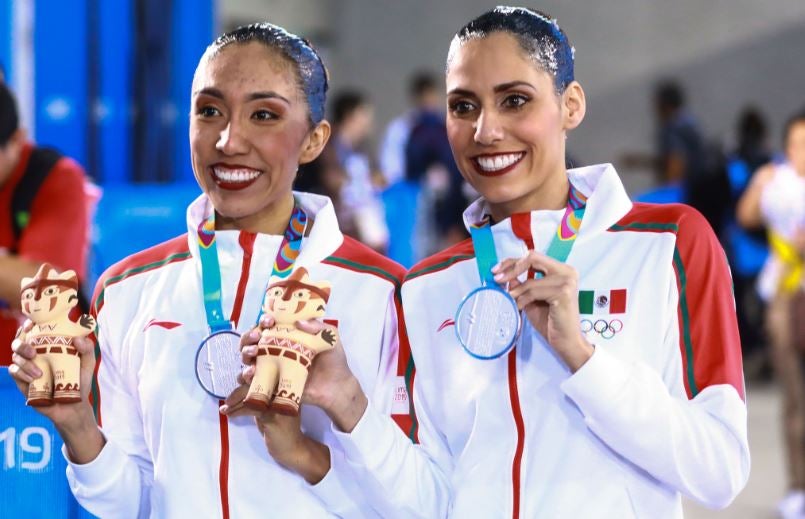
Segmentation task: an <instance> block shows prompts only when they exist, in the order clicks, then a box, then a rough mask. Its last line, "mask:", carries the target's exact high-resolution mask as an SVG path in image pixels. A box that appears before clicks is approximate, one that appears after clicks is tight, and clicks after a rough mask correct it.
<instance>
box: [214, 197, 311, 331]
mask: <svg viewBox="0 0 805 519" xmlns="http://www.w3.org/2000/svg"><path fill="white" fill-rule="evenodd" d="M307 222H308V217H307V213H306V212H305V210H304V209H302V208H301V207H299V205H296V204H294V209H293V212H292V213H291V219H290V221H289V222H288V227H286V228H285V232H284V233H283V236H282V242H281V243H280V248H279V251H277V257H276V258H274V265H273V267H272V269H271V277H279V278H286V277H288V276H289V275H290V274H291V272H292V271H293V264H294V262H295V261H296V258H297V257H298V256H299V252H300V249H301V247H302V238H303V237H304V235H305V228H306V227H307ZM198 250H199V256H200V258H201V285H202V287H203V289H204V311H205V312H206V314H207V325H208V326H209V327H210V332H212V333H214V332H218V331H221V330H231V329H232V323H231V322H230V321H229V320H228V319H225V318H224V311H223V308H222V307H221V266H220V264H219V262H218V247H217V245H216V243H215V211H213V213H212V214H211V215H210V217H209V218H207V219H206V220H204V221H203V222H201V224H200V225H199V226H198ZM269 280H270V278H269ZM261 316H262V311H261V312H260V315H258V316H257V322H259V321H260V317H261Z"/></svg>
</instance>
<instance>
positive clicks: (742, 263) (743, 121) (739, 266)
mask: <svg viewBox="0 0 805 519" xmlns="http://www.w3.org/2000/svg"><path fill="white" fill-rule="evenodd" d="M735 140H736V144H735V147H734V149H733V150H732V151H731V153H730V154H729V155H728V156H727V178H728V179H729V183H730V211H729V216H728V218H727V222H726V226H725V235H724V244H725V249H726V252H727V258H728V259H729V263H730V267H731V268H732V279H733V284H734V288H735V302H736V310H737V314H738V327H739V329H740V331H741V347H742V349H743V353H744V370H745V371H746V372H747V376H748V377H749V378H754V377H758V376H760V377H763V376H766V375H767V374H768V371H767V369H766V368H767V367H768V363H767V357H766V351H765V347H764V346H765V334H764V333H763V316H764V303H763V300H762V299H760V297H759V296H758V293H757V291H756V290H755V283H756V282H757V276H758V274H759V273H760V269H761V268H762V267H763V264H764V263H765V261H766V258H767V256H768V245H767V243H766V229H765V227H763V226H762V225H761V226H759V227H757V228H755V229H745V228H744V227H742V226H741V225H739V224H738V222H737V221H736V216H735V211H736V209H737V205H738V200H740V198H741V197H742V196H743V194H744V192H745V191H746V189H747V187H748V186H749V183H750V181H751V180H752V178H753V177H754V175H755V173H756V172H757V170H758V169H759V168H760V167H761V166H764V165H766V164H768V163H769V162H771V160H772V150H771V147H770V146H769V143H768V127H767V123H766V118H765V116H764V115H763V113H761V112H760V110H759V109H758V108H756V107H755V106H747V107H745V108H744V109H743V110H742V111H741V113H740V114H739V115H738V118H737V120H736V124H735Z"/></svg>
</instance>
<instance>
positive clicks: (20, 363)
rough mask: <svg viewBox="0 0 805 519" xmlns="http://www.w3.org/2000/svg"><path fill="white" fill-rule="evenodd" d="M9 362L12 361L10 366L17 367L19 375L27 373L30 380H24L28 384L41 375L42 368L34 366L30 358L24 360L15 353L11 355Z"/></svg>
mask: <svg viewBox="0 0 805 519" xmlns="http://www.w3.org/2000/svg"><path fill="white" fill-rule="evenodd" d="M11 362H12V363H13V364H12V366H17V368H18V369H19V371H18V373H20V375H27V376H28V377H29V378H30V380H26V382H28V383H29V384H30V383H31V382H32V381H33V380H35V379H37V378H39V377H41V376H42V370H40V369H39V368H38V367H36V364H34V363H33V362H32V361H30V360H26V359H24V358H22V357H20V356H19V355H18V354H16V353H14V354H13V355H11ZM10 372H11V366H9V373H10Z"/></svg>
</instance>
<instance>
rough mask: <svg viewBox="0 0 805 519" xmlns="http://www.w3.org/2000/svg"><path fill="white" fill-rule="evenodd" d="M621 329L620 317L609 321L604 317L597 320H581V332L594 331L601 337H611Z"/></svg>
mask: <svg viewBox="0 0 805 519" xmlns="http://www.w3.org/2000/svg"><path fill="white" fill-rule="evenodd" d="M621 330H623V321H621V320H620V319H612V320H611V321H606V320H604V319H598V320H597V321H591V320H590V319H582V320H581V331H582V333H589V332H595V333H597V334H598V335H600V336H601V338H603V339H611V338H613V337H615V335H617V334H618V333H619V332H620V331H621Z"/></svg>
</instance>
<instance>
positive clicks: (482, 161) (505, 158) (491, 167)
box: [475, 153, 523, 171]
mask: <svg viewBox="0 0 805 519" xmlns="http://www.w3.org/2000/svg"><path fill="white" fill-rule="evenodd" d="M521 158H523V153H509V154H508V155H496V156H494V157H478V158H476V159H475V160H476V162H477V163H478V165H479V166H481V169H482V170H484V171H498V170H501V169H503V168H507V167H509V166H511V165H512V164H514V163H515V162H517V161H518V160H520V159H521Z"/></svg>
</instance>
